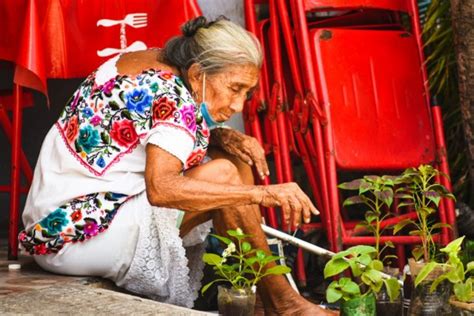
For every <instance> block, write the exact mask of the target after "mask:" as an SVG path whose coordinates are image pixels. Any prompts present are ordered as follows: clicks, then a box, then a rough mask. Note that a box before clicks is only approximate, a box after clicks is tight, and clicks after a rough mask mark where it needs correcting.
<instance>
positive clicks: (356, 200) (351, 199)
mask: <svg viewBox="0 0 474 316" xmlns="http://www.w3.org/2000/svg"><path fill="white" fill-rule="evenodd" d="M364 202H365V200H364V199H362V197H360V196H357V195H356V196H351V197H349V198H347V199H346V200H345V201H344V203H343V205H342V206H344V207H346V206H349V205H354V204H361V203H364Z"/></svg>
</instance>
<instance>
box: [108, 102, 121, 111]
mask: <svg viewBox="0 0 474 316" xmlns="http://www.w3.org/2000/svg"><path fill="white" fill-rule="evenodd" d="M109 107H110V108H111V109H112V110H114V111H117V110H119V109H120V105H118V103H117V102H115V101H110V102H109Z"/></svg>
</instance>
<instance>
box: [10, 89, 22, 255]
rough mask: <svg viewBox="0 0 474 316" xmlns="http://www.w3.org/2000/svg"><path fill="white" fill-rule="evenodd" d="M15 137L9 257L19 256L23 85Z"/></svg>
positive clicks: (15, 110)
mask: <svg viewBox="0 0 474 316" xmlns="http://www.w3.org/2000/svg"><path fill="white" fill-rule="evenodd" d="M13 89H14V91H13V95H14V100H15V103H14V107H13V138H12V158H11V191H10V222H9V229H8V259H10V260H16V259H17V258H18V219H19V213H20V212H19V207H20V151H21V125H22V112H21V87H20V86H19V85H14V88H13Z"/></svg>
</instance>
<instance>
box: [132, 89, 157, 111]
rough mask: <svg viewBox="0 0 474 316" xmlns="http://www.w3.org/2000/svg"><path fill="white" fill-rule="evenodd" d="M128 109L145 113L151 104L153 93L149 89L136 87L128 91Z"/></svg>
mask: <svg viewBox="0 0 474 316" xmlns="http://www.w3.org/2000/svg"><path fill="white" fill-rule="evenodd" d="M126 98H127V109H128V110H129V111H132V112H138V113H143V112H145V110H146V109H147V108H149V107H150V105H151V100H152V98H153V97H152V95H151V94H148V89H140V88H138V89H135V90H133V91H132V92H129V93H127V95H126Z"/></svg>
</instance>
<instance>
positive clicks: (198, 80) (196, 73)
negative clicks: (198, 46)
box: [187, 63, 202, 94]
mask: <svg viewBox="0 0 474 316" xmlns="http://www.w3.org/2000/svg"><path fill="white" fill-rule="evenodd" d="M187 75H188V81H189V85H190V86H191V89H192V90H193V92H195V93H198V94H200V92H201V87H202V71H201V66H200V65H199V64H198V63H194V64H192V65H191V66H190V67H189V69H188V74H187Z"/></svg>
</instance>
